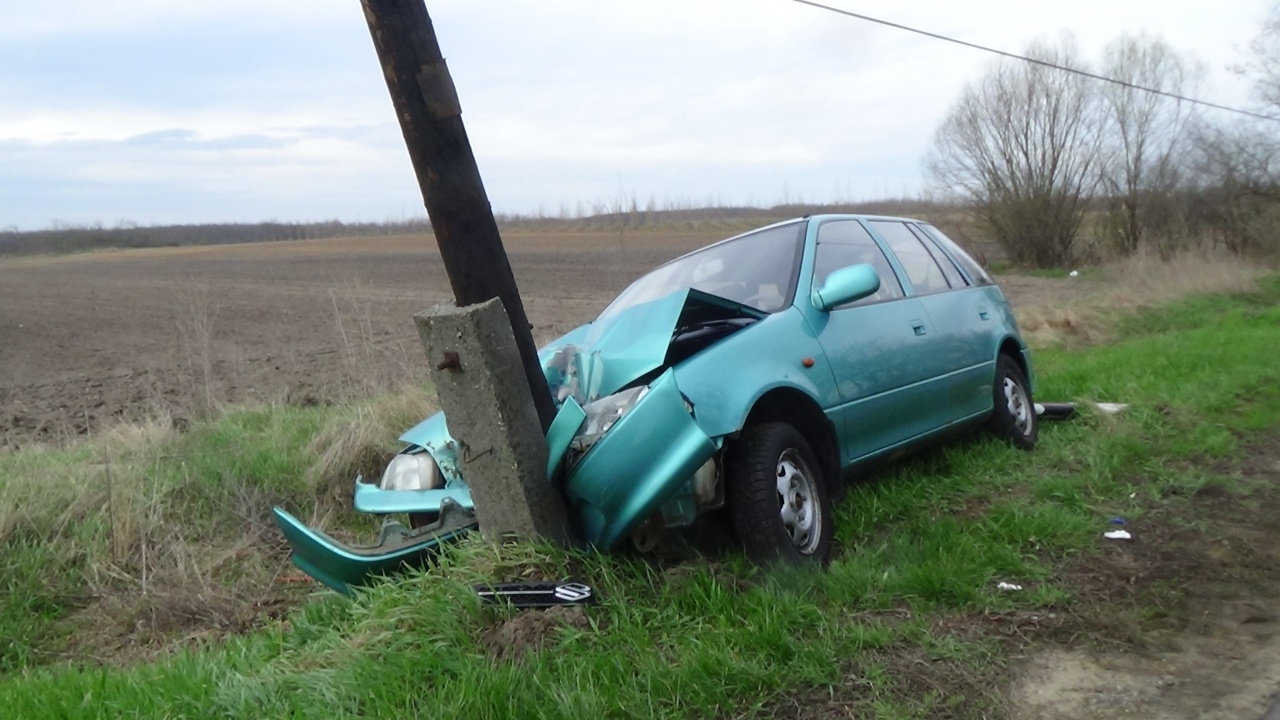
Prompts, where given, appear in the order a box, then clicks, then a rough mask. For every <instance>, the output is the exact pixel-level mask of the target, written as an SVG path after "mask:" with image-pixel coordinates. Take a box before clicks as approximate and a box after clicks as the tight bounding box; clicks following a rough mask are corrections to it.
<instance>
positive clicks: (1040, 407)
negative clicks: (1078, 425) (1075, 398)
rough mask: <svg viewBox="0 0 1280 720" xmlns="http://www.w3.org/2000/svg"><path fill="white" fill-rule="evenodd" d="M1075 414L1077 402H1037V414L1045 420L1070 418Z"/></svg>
mask: <svg viewBox="0 0 1280 720" xmlns="http://www.w3.org/2000/svg"><path fill="white" fill-rule="evenodd" d="M1075 414H1076V404H1075V403H1036V415H1039V416H1040V417H1041V418H1042V419H1044V420H1068V419H1070V418H1073V417H1075Z"/></svg>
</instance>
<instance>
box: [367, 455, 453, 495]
mask: <svg viewBox="0 0 1280 720" xmlns="http://www.w3.org/2000/svg"><path fill="white" fill-rule="evenodd" d="M443 485H444V483H443V482H441V478H440V468H439V467H437V466H436V461H435V460H434V459H432V457H431V455H430V454H429V453H425V452H420V453H414V454H412V455H403V454H402V455H397V456H395V457H394V458H392V459H391V462H389V463H387V469H386V471H385V472H383V473H382V482H380V483H378V487H380V488H382V489H383V490H432V489H435V488H438V487H441V486H443Z"/></svg>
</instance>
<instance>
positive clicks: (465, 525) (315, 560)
mask: <svg viewBox="0 0 1280 720" xmlns="http://www.w3.org/2000/svg"><path fill="white" fill-rule="evenodd" d="M274 512H275V516H276V524H277V525H279V526H280V530H281V531H282V532H283V533H284V536H285V539H287V540H288V541H289V545H290V546H291V547H292V548H293V563H294V564H295V565H297V566H298V568H300V569H301V570H302V571H303V572H305V573H306V574H308V575H310V576H311V577H313V578H315V579H317V580H319V581H320V582H322V583H324V584H325V585H328V586H329V587H331V588H333V589H334V590H337V591H338V592H340V593H346V594H350V593H351V591H352V588H354V587H358V586H360V585H365V584H367V583H368V582H369V580H370V579H372V578H373V577H376V576H379V575H388V574H391V573H394V572H396V571H397V570H400V569H401V568H404V567H417V566H420V565H421V564H422V563H423V562H424V561H425V560H426V558H427V557H429V556H430V554H431V553H432V552H433V551H435V550H436V548H438V547H439V546H440V545H441V544H442V543H446V542H449V541H452V540H455V539H457V538H459V537H461V536H463V535H465V534H467V533H468V532H470V531H472V530H475V529H476V528H477V527H478V525H477V524H476V518H475V513H474V512H472V511H471V510H470V509H469V508H464V507H462V506H461V505H459V504H457V503H455V502H453V501H451V500H445V501H444V502H443V503H442V504H441V505H440V516H439V518H438V519H437V520H436V522H434V523H432V524H430V525H428V526H426V527H422V528H418V529H416V530H407V529H405V527H404V526H403V525H400V523H396V522H389V523H387V524H385V525H383V529H382V532H381V533H380V534H379V537H378V541H377V542H376V543H374V544H373V545H347V544H345V543H341V542H339V541H337V540H334V539H333V538H331V537H329V536H328V535H326V534H324V533H322V532H320V531H319V530H312V529H311V528H309V527H307V526H306V525H304V524H302V522H301V521H300V520H298V519H297V518H295V517H294V516H292V515H290V514H289V513H287V512H285V511H284V510H281V509H280V508H275V511H274Z"/></svg>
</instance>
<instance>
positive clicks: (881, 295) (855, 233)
mask: <svg viewBox="0 0 1280 720" xmlns="http://www.w3.org/2000/svg"><path fill="white" fill-rule="evenodd" d="M863 263H865V264H867V265H870V266H871V267H873V268H875V269H876V273H878V274H879V275H880V289H879V290H877V291H876V293H875V294H874V295H870V296H868V297H865V298H862V299H861V300H858V301H856V302H851V303H848V304H846V305H841V306H839V307H837V308H835V309H836V310H839V309H840V308H845V307H854V306H857V305H870V304H871V303H877V302H881V301H884V300H893V299H894V298H900V297H902V295H903V293H902V284H901V283H899V282H898V276H897V275H895V274H894V272H893V267H892V266H890V265H889V260H888V259H887V258H885V256H884V251H882V250H881V249H880V246H879V245H877V244H876V241H875V239H874V238H872V237H871V233H869V232H867V229H866V228H864V227H862V223H860V222H858V221H857V220H832V221H830V222H825V223H822V225H821V226H820V227H819V228H818V248H817V255H816V257H815V259H814V267H813V286H814V287H815V288H819V287H822V284H823V283H825V282H826V281H827V276H828V275H830V274H831V273H832V272H834V271H836V270H839V269H840V268H843V267H849V266H850V265H860V264H863Z"/></svg>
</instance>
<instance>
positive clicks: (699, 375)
mask: <svg viewBox="0 0 1280 720" xmlns="http://www.w3.org/2000/svg"><path fill="white" fill-rule="evenodd" d="M674 370H675V378H676V382H677V383H678V384H679V386H680V390H681V391H682V392H683V393H684V395H685V397H686V398H688V400H689V402H690V403H691V404H692V405H693V408H694V418H695V419H696V421H697V423H698V426H699V427H701V428H702V430H703V432H705V433H706V434H707V435H708V436H710V437H721V436H724V435H728V434H731V433H735V432H738V431H739V430H741V429H742V428H743V426H744V425H745V424H746V421H747V416H748V415H749V414H750V413H751V410H752V408H753V407H755V404H756V403H757V402H758V401H759V400H760V398H761V397H763V396H764V395H765V394H766V393H768V392H770V391H772V390H776V389H778V388H789V389H793V390H796V391H798V392H801V393H804V394H805V395H807V396H808V397H810V398H812V399H813V401H814V402H815V403H817V405H818V407H820V408H821V409H822V411H823V413H824V414H828V417H831V416H830V413H831V412H834V409H835V408H837V407H838V406H839V404H840V402H839V397H840V395H839V391H838V390H837V388H836V380H835V375H834V373H833V371H832V368H831V364H830V362H828V360H827V356H826V354H825V353H823V351H822V347H821V346H820V345H819V344H818V341H817V339H816V338H815V337H814V335H813V332H812V331H811V329H810V327H809V325H808V323H806V322H805V320H804V318H803V317H802V316H801V314H800V311H799V310H798V309H796V308H794V307H793V308H789V309H787V310H783V311H781V312H778V313H775V314H773V315H771V316H769V317H768V318H766V319H764V320H762V321H760V322H759V323H756V324H755V325H753V326H751V327H750V328H747V329H746V330H743V331H742V332H739V333H736V334H734V335H731V336H729V337H727V338H725V339H724V340H723V341H721V342H719V343H717V344H715V345H713V346H712V347H710V348H707V349H706V350H704V351H703V352H701V353H699V354H698V355H695V356H693V357H691V358H689V359H688V360H685V361H684V362H683V363H681V364H680V365H678V366H676V367H675V368H674ZM831 419H832V420H833V421H834V422H836V427H837V429H839V427H840V423H839V419H838V418H837V417H831Z"/></svg>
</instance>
